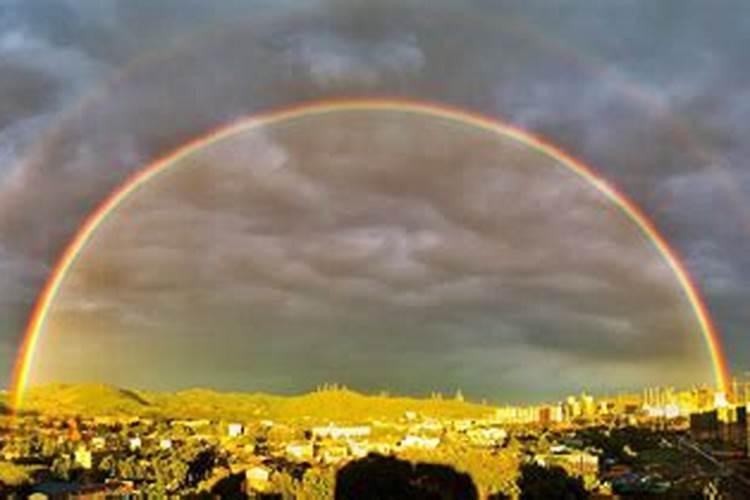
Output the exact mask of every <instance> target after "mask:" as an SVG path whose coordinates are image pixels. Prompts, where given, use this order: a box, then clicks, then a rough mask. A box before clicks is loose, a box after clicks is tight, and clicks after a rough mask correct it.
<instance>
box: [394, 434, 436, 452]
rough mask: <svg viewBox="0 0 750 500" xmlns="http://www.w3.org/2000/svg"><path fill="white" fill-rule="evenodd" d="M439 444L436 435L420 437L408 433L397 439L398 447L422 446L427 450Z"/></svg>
mask: <svg viewBox="0 0 750 500" xmlns="http://www.w3.org/2000/svg"><path fill="white" fill-rule="evenodd" d="M439 444H440V438H437V437H422V436H414V435H408V436H404V438H403V439H402V440H401V441H399V443H398V446H399V448H423V449H427V450H434V449H435V448H437V446H438V445H439Z"/></svg>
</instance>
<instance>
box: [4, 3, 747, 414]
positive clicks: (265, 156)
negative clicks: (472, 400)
mask: <svg viewBox="0 0 750 500" xmlns="http://www.w3.org/2000/svg"><path fill="white" fill-rule="evenodd" d="M749 10H750V7H749V6H747V5H746V4H745V3H744V2H740V1H737V2H729V1H726V2H714V3H712V4H711V5H710V6H708V5H706V3H705V2H691V1H681V2H676V1H675V2H661V3H659V4H654V3H653V2H646V1H626V2H616V3H601V4H597V5H592V4H591V3H590V2H582V1H581V2H573V1H570V2H541V1H539V2H536V1H532V2H523V3H521V2H496V1H492V2H490V1H466V2H458V1H455V2H448V1H438V2H435V1H429V2H428V1H426V0H420V1H407V2H388V1H386V2H378V4H377V5H373V4H372V2H365V1H339V0H330V1H323V0H320V1H318V0H311V1H305V2H297V1H295V2H291V1H290V2H285V1H259V0H258V1H242V2H240V1H227V2H221V4H220V5H214V4H212V5H210V6H209V5H208V4H206V3H205V2H200V1H197V0H188V1H180V2H178V1H171V0H169V1H162V2H158V3H154V2H147V1H136V0H129V1H120V2H117V1H112V0H109V1H108V0H102V1H99V2H96V4H93V3H91V2H75V1H62V0H61V1H56V2H53V1H41V0H40V1H33V0H32V1H27V0H23V1H20V0H17V1H10V0H8V1H5V2H3V3H1V4H0V75H2V76H1V77H0V382H2V383H3V384H7V383H8V381H9V374H10V370H11V368H12V364H13V360H14V357H15V354H16V351H17V348H18V344H19V342H20V339H21V336H22V331H23V328H24V325H25V323H26V320H27V317H28V314H29V312H30V309H31V307H32V304H33V302H34V300H35V298H36V296H37V294H38V293H39V291H40V289H41V287H42V286H43V284H44V281H45V279H46V277H47V276H48V274H49V272H50V270H51V267H52V263H53V261H54V259H55V256H56V255H58V254H59V252H60V251H61V249H62V248H63V247H64V245H65V243H66V242H67V241H69V239H70V238H71V237H72V236H73V235H74V234H75V231H76V228H77V227H78V226H79V225H80V224H81V221H82V219H83V217H85V215H86V214H87V213H88V212H90V210H91V209H92V208H93V207H95V206H96V205H97V203H98V202H100V201H101V200H102V199H103V198H104V197H105V196H106V195H107V194H108V193H109V192H111V190H112V189H114V188H115V187H116V186H118V185H119V184H120V183H121V182H122V181H123V180H124V179H125V178H127V176H128V175H129V174H132V173H133V172H135V171H136V170H138V169H139V168H141V167H143V166H144V165H146V164H148V163H149V162H150V161H152V160H153V159H155V158H158V157H161V156H163V155H165V154H167V153H168V152H170V151H172V150H174V149H175V148H176V147H178V146H180V145H181V144H184V143H185V142H187V141H189V140H191V139H193V138H195V137H197V136H199V135H201V134H203V133H205V132H206V131H207V130H210V129H213V128H215V127H217V126H221V125H223V124H226V123H229V122H231V121H233V120H236V119H238V118H240V117H243V116H246V115H249V114H252V113H254V112H259V111H265V110H268V109H273V108H278V107H281V106H287V105H294V104H298V103H300V102H305V101H310V100H320V99H327V98H335V97H342V96H348V97H357V96H368V97H372V96H397V97H400V98H406V99H418V100H422V101H431V102H437V103H444V104H449V105H451V106H455V107H459V108H462V109H466V110H469V111H474V112H481V113H483V114H485V115H487V116H490V117H494V118H497V119H501V120H504V121H506V122H508V123H511V124H513V125H515V126H517V127H520V128H522V129H525V130H528V131H531V132H533V133H535V134H538V135H540V136H542V137H544V138H545V139H546V140H548V141H550V142H551V143H553V144H556V145H558V146H559V147H561V148H562V149H564V150H565V151H567V152H568V153H570V154H571V155H573V156H574V157H576V158H579V159H581V160H582V161H583V162H585V163H586V164H588V165H591V166H592V167H593V168H594V169H596V170H597V171H598V172H600V174H601V175H602V176H604V177H605V178H606V179H607V180H609V181H610V182H611V183H612V184H613V185H616V186H618V188H619V189H621V190H622V191H623V192H625V193H626V194H627V195H628V196H629V197H630V198H632V199H633V200H634V201H635V202H636V203H637V204H638V205H639V206H640V207H641V208H642V209H643V211H644V212H645V213H647V214H648V215H649V217H650V218H651V219H652V220H653V221H654V223H655V224H656V226H657V227H658V228H659V230H660V231H661V232H662V234H663V235H664V236H665V237H666V238H667V240H668V241H669V242H670V243H671V244H672V246H673V247H674V248H675V250H676V251H677V252H678V253H679V254H680V255H682V256H683V260H684V262H685V264H686V267H687V269H688V270H689V271H690V273H691V274H692V275H693V276H694V277H695V280H696V283H697V285H698V287H699V288H700V290H701V291H702V293H703V295H704V296H705V298H706V302H707V304H708V307H709V310H710V311H711V313H712V316H713V318H714V320H715V322H716V324H717V326H718V328H719V330H720V332H721V334H722V337H723V341H724V347H725V350H726V352H727V356H728V359H729V362H730V365H731V368H732V369H733V371H735V372H736V373H742V372H743V371H744V370H745V369H747V367H748V365H750V363H749V362H750V359H748V356H749V355H748V354H747V353H748V352H750V350H748V340H747V336H746V335H745V326H746V325H747V324H748V320H750V309H748V308H747V307H745V304H746V303H747V300H748V298H750V286H749V285H748V284H747V278H748V276H750V252H749V251H748V250H750V242H749V241H748V230H750V213H749V212H748V204H747V200H748V195H750V169H748V167H747V166H746V158H747V153H748V152H749V151H748V149H750V146H748V145H747V144H746V143H745V141H744V139H745V137H747V135H748V127H750V94H748V90H747V89H748V88H750V85H748V83H750V81H749V80H750V74H749V72H750V69H748V65H747V64H745V63H744V61H745V58H744V47H746V46H747V45H748V43H749V42H750V40H748V38H750V12H748V11H749ZM344 137H347V138H349V140H346V141H345V140H344V139H343V138H344ZM506 160H507V161H506ZM552 163H554V162H552ZM198 167H200V168H198ZM558 167H559V166H556V165H551V164H550V159H549V158H546V157H543V156H540V155H539V154H538V153H534V152H533V151H530V150H528V148H524V147H521V146H520V145H519V144H515V143H512V141H510V142H509V141H508V140H507V139H503V138H501V137H497V136H492V137H487V136H485V135H483V133H481V132H480V131H478V130H473V129H471V128H470V127H465V126H464V127H458V128H456V125H455V124H453V125H449V124H445V123H442V124H441V123H435V121H434V120H431V119H427V118H426V117H421V118H420V117H408V116H402V115H398V114H396V115H391V116H383V115H377V114H372V113H361V114H359V115H358V116H352V115H347V116H343V115H337V116H333V115H332V116H330V117H327V118H319V119H316V121H315V123H313V122H311V121H309V120H302V121H294V122H290V123H288V124H279V125H278V126H274V127H270V129H269V130H263V131H256V132H253V133H251V134H243V135H242V136H241V137H237V138H235V139H233V140H232V141H229V142H227V143H225V144H223V145H221V146H217V147H216V148H210V149H209V150H207V151H205V152H202V153H201V154H199V155H196V158H192V159H188V160H186V165H184V166H180V167H179V168H175V169H174V173H170V174H169V175H168V176H165V177H164V178H160V179H159V181H158V182H154V185H153V186H148V188H147V189H144V190H143V191H142V192H139V193H138V195H137V196H134V197H133V199H132V200H131V201H129V203H128V205H127V206H125V207H123V208H122V209H121V211H120V212H118V213H117V214H116V215H115V216H113V217H112V219H111V220H109V221H108V222H107V223H106V224H105V225H104V226H103V227H102V229H101V231H100V232H99V233H97V235H96V238H95V240H94V241H93V242H92V244H91V245H90V247H89V248H87V249H86V251H85V252H84V254H83V255H82V256H81V257H80V258H79V260H78V263H77V264H76V266H75V267H74V269H73V270H72V271H71V275H70V278H69V280H68V281H66V283H65V284H64V287H63V291H62V292H61V296H60V298H59V304H56V307H55V313H54V314H53V317H52V318H51V320H50V324H49V330H50V331H49V332H48V333H50V335H48V336H46V337H45V338H44V339H43V341H42V345H41V348H40V352H39V355H38V356H37V361H36V363H35V367H34V370H33V373H34V374H35V375H34V378H36V379H37V380H39V381H45V380H52V379H58V378H59V379H75V380H84V379H96V380H102V381H107V382H112V383H117V384H121V385H128V386H134V385H135V386H144V387H155V388H164V389H170V388H176V387H182V386H193V385H205V386H213V387H217V388H222V389H242V390H256V389H257V390H268V391H275V392H294V391H300V390H305V389H308V388H311V387H314V386H315V385H317V383H320V382H325V381H329V382H342V383H346V384H348V385H350V386H352V387H354V388H359V389H362V390H376V389H381V388H382V389H389V390H391V391H394V392H399V391H400V392H407V393H426V392H429V391H430V390H432V389H435V390H445V391H452V390H455V388H458V387H461V388H462V389H463V390H464V392H465V393H469V394H476V395H477V397H487V398H489V399H501V398H509V399H516V400H519V399H529V400H531V399H539V398H549V397H555V396H557V395H560V394H563V393H565V392H567V391H574V390H577V389H580V388H585V387H588V388H590V389H592V390H598V391H605V390H614V389H616V388H621V387H633V386H638V385H640V384H644V383H656V382H659V381H663V382H664V383H671V384H680V383H684V384H688V383H694V382H698V381H701V380H705V379H706V377H707V376H708V375H707V373H708V369H707V367H706V363H707V361H706V353H705V346H704V345H703V341H702V340H701V338H700V334H699V332H698V330H697V327H696V325H695V323H694V318H693V317H692V316H691V315H690V311H689V308H688V307H687V306H686V304H685V302H684V298H683V297H682V296H681V294H680V290H679V288H678V286H677V284H676V282H675V280H674V279H673V278H672V277H671V276H670V275H669V273H668V272H667V271H668V270H667V269H666V267H665V265H664V263H663V262H662V261H661V260H660V259H659V257H658V255H657V254H656V253H655V252H654V251H653V248H651V247H649V245H648V242H645V241H644V240H643V238H642V237H640V235H639V234H638V233H637V231H636V230H635V229H634V227H633V226H632V224H629V223H628V221H627V220H626V219H624V218H623V217H622V216H621V215H620V214H617V213H616V210H613V208H612V207H611V206H608V205H607V204H606V203H605V202H604V200H603V199H602V198H601V197H600V196H597V195H596V193H595V192H592V191H591V189H590V188H589V187H587V185H586V184H585V183H582V182H581V181H580V179H577V178H575V177H574V176H571V175H570V174H567V173H565V172H564V171H563V170H561V169H559V168H558ZM321 207H323V208H321ZM191 271H192V272H191ZM196 360H200V361H199V362H196ZM709 381H710V380H709ZM498 395H500V396H498Z"/></svg>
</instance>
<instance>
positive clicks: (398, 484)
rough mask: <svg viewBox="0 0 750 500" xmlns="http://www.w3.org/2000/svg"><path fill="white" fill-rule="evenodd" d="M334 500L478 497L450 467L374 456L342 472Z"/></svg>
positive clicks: (466, 478) (461, 499) (465, 476)
mask: <svg viewBox="0 0 750 500" xmlns="http://www.w3.org/2000/svg"><path fill="white" fill-rule="evenodd" d="M335 498H336V500H349V499H355V498H356V499H359V500H368V499H372V500H375V499H377V500H390V499H401V498H414V499H435V500H448V499H450V500H454V499H455V500H474V499H477V498H478V493H477V488H476V486H475V485H474V482H473V481H472V480H471V477H469V475H468V474H464V473H461V472H458V471H456V470H455V469H453V468H452V467H449V466H447V465H437V464H424V463H420V464H416V465H415V464H412V463H410V462H407V461H404V460H399V459H397V458H393V457H385V456H382V455H374V454H373V455H369V456H367V457H365V458H362V459H360V460H356V461H354V462H350V463H349V464H347V465H345V466H344V467H342V468H341V470H340V471H339V472H338V474H337V475H336V491H335Z"/></svg>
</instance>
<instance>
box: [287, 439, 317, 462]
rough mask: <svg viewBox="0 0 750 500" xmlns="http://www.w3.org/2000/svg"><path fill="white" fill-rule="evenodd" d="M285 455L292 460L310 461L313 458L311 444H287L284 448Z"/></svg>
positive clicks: (302, 442)
mask: <svg viewBox="0 0 750 500" xmlns="http://www.w3.org/2000/svg"><path fill="white" fill-rule="evenodd" d="M285 451H286V455H287V456H288V457H289V458H291V459H294V460H299V461H302V460H310V459H312V458H313V454H314V449H313V444H312V443H311V442H309V441H301V442H294V443H289V444H287V445H286V448H285Z"/></svg>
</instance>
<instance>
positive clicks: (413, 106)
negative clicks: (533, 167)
mask: <svg viewBox="0 0 750 500" xmlns="http://www.w3.org/2000/svg"><path fill="white" fill-rule="evenodd" d="M341 111H399V112H406V113H419V114H424V115H428V116H434V117H436V118H442V119H447V120H453V121H457V122H461V123H465V124H467V125H471V126H475V127H479V128H481V129H484V130H487V131H490V132H494V133H497V134H500V135H502V136H504V137H508V138H511V139H514V140H517V141H519V142H520V143H522V144H524V145H526V146H528V147H530V148H532V149H534V150H536V151H538V152H540V153H542V154H544V155H547V156H549V157H551V158H553V159H555V160H556V161H558V162H559V163H560V164H561V165H563V166H564V167H566V168H567V169H569V170H570V171H572V172H573V173H575V174H577V175H578V176H580V177H581V178H583V179H584V180H585V181H587V182H588V183H589V184H590V185H591V186H593V187H594V188H595V189H597V190H598V191H599V192H600V193H602V194H603V195H604V196H606V197H607V198H608V199H609V200H610V201H611V202H612V203H613V204H614V205H615V206H617V207H618V208H619V210H620V211H621V212H622V213H623V214H624V215H625V216H626V217H627V218H629V219H630V220H631V221H632V222H633V223H634V224H635V225H636V226H637V227H638V229H639V230H640V231H641V232H642V233H643V235H644V236H645V237H646V238H647V239H648V240H649V241H650V242H651V243H652V244H653V246H654V247H655V249H656V250H657V251H658V252H659V254H660V255H661V256H662V257H663V259H664V260H665V262H666V263H667V264H668V266H669V267H670V269H671V270H672V272H673V273H674V276H675V277H676V278H677V281H678V282H679V284H680V286H681V288H682V290H683V291H684V293H685V296H686V298H687V300H688V302H689V303H690V306H691V308H692V310H693V311H694V313H695V316H696V319H697V321H698V323H699V326H700V330H701V333H702V335H703V337H704V340H705V342H706V346H707V348H708V351H709V354H710V358H711V363H712V366H713V371H714V377H715V383H716V385H717V388H718V389H719V390H720V391H723V392H727V391H728V390H729V389H730V386H731V384H730V380H729V370H728V367H727V362H726V358H725V356H724V353H723V348H722V344H721V338H720V336H719V332H718V331H717V329H716V326H715V325H714V323H713V321H712V319H711V316H710V314H709V311H708V308H707V306H706V303H705V301H704V300H703V298H702V297H701V295H700V293H699V291H698V288H697V286H696V285H695V283H694V282H693V280H692V279H691V277H690V275H689V273H688V271H687V269H686V268H685V265H684V264H683V263H682V261H681V260H680V258H679V257H678V255H677V253H676V252H675V251H674V250H673V249H672V248H671V247H670V245H669V243H668V242H667V241H666V239H665V238H664V237H663V236H662V235H661V234H660V233H659V231H658V230H657V228H656V227H655V226H654V224H653V223H652V222H651V221H650V220H649V218H648V217H647V216H646V215H645V214H644V213H643V212H642V211H641V209H640V208H638V206H637V205H635V203H633V202H632V201H631V200H630V199H629V198H628V197H627V196H626V195H625V194H624V193H622V192H621V191H618V190H617V189H616V188H615V187H613V186H612V185H611V184H610V183H608V182H607V181H606V180H605V179H603V178H602V177H601V176H600V175H599V174H597V173H596V172H595V171H594V170H593V169H591V168H590V167H588V166H587V165H585V164H583V163H582V162H580V161H578V160H576V159H575V158H573V157H572V156H570V155H568V154H567V153H565V152H564V151H562V150H560V149H559V148H557V147H556V146H554V145H552V144H550V143H549V142H547V141H545V140H543V139H541V138H539V137H537V136H534V135H532V134H530V133H528V132H525V131H523V130H520V129H518V128H515V127H513V126H511V125H508V124H505V123H502V122H500V121H497V120H494V119H491V118H489V117H486V116H483V115H480V114H477V113H473V112H467V111H464V110H461V109H456V108H452V107H449V106H445V105H442V104H441V105H437V104H432V103H425V102H418V101H411V100H403V99H368V98H361V99H340V100H328V101H319V102H313V103H306V104H301V105H298V106H293V107H287V108H282V109H277V110H272V111H269V112H266V113H261V114H257V115H253V116H250V117H246V118H243V119H240V120H238V121H236V122H233V123H231V124H229V125H226V126H222V127H220V128H218V129H215V130H212V131H210V132H208V133H207V134H205V135H203V136H201V137H198V138H197V139H195V140H193V141H191V142H189V143H187V144H185V145H183V146H181V147H180V148H178V149H177V150H175V151H173V152H172V153H171V154H169V155H167V156H165V157H163V158H161V159H159V160H157V161H155V162H154V163H152V164H150V165H149V166H147V167H145V168H143V169H142V170H140V171H138V172H136V173H135V174H134V175H132V176H131V177H130V178H128V179H127V180H126V181H125V182H123V183H122V184H121V185H120V186H119V187H118V188H117V189H115V190H114V191H113V192H112V193H110V194H109V196H107V197H106V198H105V199H104V200H103V201H102V202H101V203H100V204H99V205H98V207H97V208H96V209H95V210H93V211H92V212H91V213H90V214H89V215H88V216H87V217H86V218H85V219H84V221H83V224H82V225H81V227H80V228H79V229H78V231H77V232H76V234H75V236H74V237H73V239H72V240H71V241H70V243H69V244H68V245H67V246H66V247H65V249H64V250H63V252H62V254H61V255H60V257H59V258H58V260H57V262H56V263H55V266H54V268H53V269H52V271H51V273H50V275H49V278H48V279H47V282H46V284H45V286H44V288H43V289H42V291H41V293H40V294H39V296H38V298H37V301H36V304H35V305H34V308H33V310H32V311H31V314H30V317H29V321H28V324H27V326H26V329H25V332H24V336H23V340H22V343H21V346H20V348H19V351H18V355H17V357H16V361H15V365H14V368H13V373H12V378H11V386H10V393H11V398H10V403H11V407H12V408H13V409H18V408H20V407H21V404H22V402H23V395H24V392H25V390H26V387H27V386H28V382H29V375H30V372H31V367H32V365H33V360H34V352H35V351H36V347H37V345H38V343H39V339H40V338H41V336H42V332H43V330H44V325H45V320H46V319H47V316H48V314H49V311H50V307H51V305H52V303H53V301H54V299H55V296H56V295H57V292H58V291H59V289H60V286H61V285H62V283H63V281H64V280H65V277H66V275H67V273H68V271H69V270H70V269H71V267H72V266H73V264H74V263H75V262H76V259H77V258H78V256H79V255H80V253H81V251H82V250H83V248H84V247H85V246H86V244H87V243H88V241H89V240H90V239H91V238H92V236H93V235H94V233H95V232H96V230H97V228H98V227H99V226H100V225H101V224H102V223H103V222H104V221H105V220H106V219H107V217H108V216H109V215H110V214H111V213H112V212H114V211H115V210H117V208H118V207H119V206H120V205H121V204H122V203H123V202H124V201H125V200H126V199H127V198H129V197H130V196H131V195H133V194H134V193H135V192H137V191H138V189H139V188H140V187H141V186H143V185H145V184H147V183H148V182H150V181H151V180H152V179H154V178H155V177H156V176H158V175H159V174H161V173H162V172H164V171H166V170H168V169H169V168H170V167H171V166H173V165H176V164H177V163H178V162H179V161H180V160H181V159H183V158H185V157H187V156H189V155H191V154H193V153H195V152H196V151H199V150H201V149H203V148H205V147H207V146H210V145H212V144H215V143H217V142H219V141H222V140H224V139H226V138H229V137H231V136H233V135H235V134H239V133H241V132H243V131H247V130H249V129H254V128H257V127H262V126H264V125H270V124H273V123H277V122H281V121H284V120H288V119H294V118H300V117H306V116H315V115H323V114H328V113H335V112H341Z"/></svg>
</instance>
